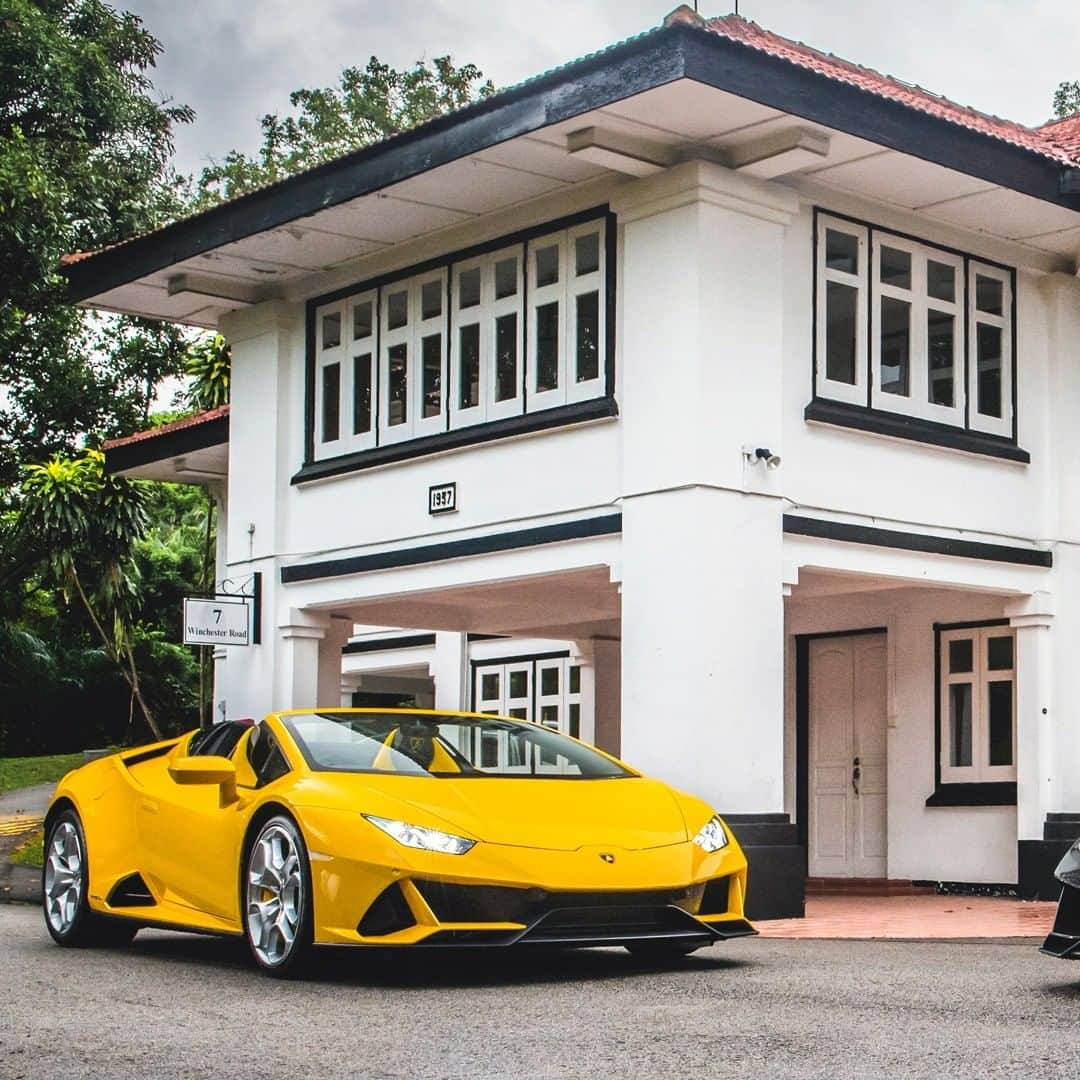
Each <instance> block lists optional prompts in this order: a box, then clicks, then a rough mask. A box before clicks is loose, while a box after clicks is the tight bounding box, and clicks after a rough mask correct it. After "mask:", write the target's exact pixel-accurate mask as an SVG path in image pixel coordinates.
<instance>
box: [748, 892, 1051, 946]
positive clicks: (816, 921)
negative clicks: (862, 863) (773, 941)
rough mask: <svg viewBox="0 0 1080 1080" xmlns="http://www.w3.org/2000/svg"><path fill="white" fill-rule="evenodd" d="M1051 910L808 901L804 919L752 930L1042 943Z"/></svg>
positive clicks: (879, 900) (893, 899)
mask: <svg viewBox="0 0 1080 1080" xmlns="http://www.w3.org/2000/svg"><path fill="white" fill-rule="evenodd" d="M1056 908H1057V905H1056V904H1054V903H1046V902H1035V903H1025V902H1024V901H1021V900H1008V899H1004V898H1002V897H989V896H809V897H807V900H806V918H805V919H777V920H773V921H769V922H757V923H755V924H754V925H755V926H756V927H757V929H758V930H759V931H760V932H761V934H762V936H763V937H782V938H852V939H870V938H898V939H902V938H1015V937H1031V938H1041V937H1045V936H1046V934H1047V932H1048V931H1049V930H1050V927H1051V925H1052V924H1053V921H1054V912H1055V910H1056Z"/></svg>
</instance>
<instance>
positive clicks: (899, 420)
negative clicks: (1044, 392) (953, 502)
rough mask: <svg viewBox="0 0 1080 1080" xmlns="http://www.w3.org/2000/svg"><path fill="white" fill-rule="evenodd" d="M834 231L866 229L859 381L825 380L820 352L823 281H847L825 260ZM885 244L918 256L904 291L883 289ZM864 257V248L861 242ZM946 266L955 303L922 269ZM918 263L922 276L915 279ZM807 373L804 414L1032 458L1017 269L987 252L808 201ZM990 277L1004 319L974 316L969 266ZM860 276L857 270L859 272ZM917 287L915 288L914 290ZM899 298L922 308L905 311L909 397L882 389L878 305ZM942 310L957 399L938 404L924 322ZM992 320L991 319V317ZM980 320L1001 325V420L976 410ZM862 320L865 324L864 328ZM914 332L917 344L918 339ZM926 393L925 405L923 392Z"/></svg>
mask: <svg viewBox="0 0 1080 1080" xmlns="http://www.w3.org/2000/svg"><path fill="white" fill-rule="evenodd" d="M830 227H832V228H834V229H836V230H837V231H840V232H844V233H847V234H848V235H852V236H857V237H859V238H860V242H861V238H862V237H864V236H865V238H866V244H867V251H868V256H869V257H868V258H864V259H862V260H861V266H863V267H865V268H866V275H865V277H866V280H865V283H862V282H860V283H859V284H860V285H861V288H862V290H863V291H860V295H859V303H858V311H857V319H856V323H857V331H856V332H857V340H856V351H857V353H858V352H859V351H860V350H862V351H861V355H859V356H857V357H856V367H857V370H856V376H857V383H856V387H860V386H861V387H862V391H863V392H862V394H861V396H860V394H858V393H856V392H855V391H856V387H852V386H850V385H848V384H846V383H838V382H836V381H833V380H829V379H827V378H826V375H825V362H826V349H825V333H826V301H827V298H826V283H827V282H828V281H830V280H838V281H841V282H842V283H844V284H853V283H854V282H853V280H852V276H851V275H845V274H842V273H841V272H839V271H835V270H828V269H827V268H826V267H825V254H826V237H827V233H826V230H827V229H828V228H830ZM882 246H887V247H896V248H899V249H903V250H905V251H911V252H913V253H914V257H913V280H912V287H913V291H910V292H909V293H908V295H904V296H902V297H900V294H899V293H894V292H893V287H891V286H884V288H883V287H882V286H881V283H880V281H879V275H878V267H879V266H880V258H881V255H880V252H881V248H882ZM860 254H861V249H860ZM931 259H932V260H934V261H937V262H942V263H946V264H949V265H952V266H954V267H957V268H958V275H957V280H956V285H957V294H956V301H955V303H954V304H953V305H950V303H949V302H948V301H942V300H938V299H936V298H931V297H929V296H928V293H927V291H926V288H925V286H926V281H925V269H926V266H927V262H928V260H931ZM916 260H917V261H918V268H919V274H918V277H919V279H920V280H919V281H918V282H916V281H915V280H914V278H915V276H916V274H915V270H916ZM812 262H813V270H814V280H813V293H814V303H813V313H814V331H813V335H812V342H813V380H812V394H813V396H812V399H811V401H810V402H809V403H808V404H807V406H806V409H805V411H804V418H805V419H806V420H808V421H817V422H821V423H827V424H831V425H837V426H842V427H849V428H854V429H856V430H861V431H869V432H873V433H876V434H882V435H887V436H891V437H894V438H902V439H909V440H913V441H917V442H923V443H927V444H930V445H935V446H942V447H947V448H949V449H958V450H965V451H967V452H970V453H976V454H982V455H986V456H990V457H998V458H1002V459H1005V460H1012V461H1016V462H1019V463H1022V464H1027V463H1028V462H1029V461H1030V455H1029V454H1028V453H1027V451H1025V450H1022V449H1020V447H1019V446H1018V444H1017V437H1018V429H1019V425H1018V412H1019V407H1018V402H1017V396H1018V380H1017V363H1016V352H1017V349H1016V342H1017V314H1016V311H1017V305H1016V293H1017V284H1016V283H1017V271H1016V269H1015V268H1014V267H1009V266H1005V265H1003V264H1001V263H997V262H995V261H993V260H992V259H985V258H980V257H977V256H974V255H971V254H969V253H967V252H963V251H958V250H957V249H955V248H951V247H948V246H947V245H941V244H936V243H933V242H932V241H930V240H927V239H925V238H923V237H919V236H913V235H911V234H908V233H904V232H902V231H898V230H894V229H890V228H886V227H884V226H880V225H876V224H874V223H873V222H869V221H863V220H860V219H858V218H853V217H849V216H847V215H844V214H841V213H837V212H836V211H832V210H827V209H825V208H823V207H820V206H817V207H815V208H814V225H813V256H812ZM976 268H978V269H979V270H980V272H982V273H985V274H988V275H990V276H993V277H995V278H996V279H997V280H999V281H1001V282H1002V283H1003V285H1004V290H1005V291H1004V298H1003V311H1002V315H1001V316H1000V317H994V316H991V315H988V314H985V313H979V315H978V320H976V318H975V311H974V298H973V296H972V291H973V283H974V280H975V278H974V273H975V269H976ZM861 277H862V275H860V278H861ZM916 285H917V286H918V291H917V292H916V291H914V290H915V288H916ZM883 294H884V295H897V296H898V297H900V298H902V299H905V300H908V301H909V302H911V301H917V306H918V310H915V307H914V304H913V311H912V316H911V327H912V331H913V336H912V349H911V356H912V368H911V378H912V385H911V386H910V388H909V389H910V393H909V395H908V396H906V397H901V396H898V395H893V394H887V393H883V392H882V391H881V389H880V340H879V338H880V331H879V326H880V309H881V296H882V295H883ZM931 309H934V310H942V311H948V312H949V313H950V314H953V315H954V319H955V322H954V345H953V350H954V356H955V357H956V358H957V364H956V367H955V374H954V391H955V393H956V402H955V404H954V405H953V406H951V407H949V406H938V405H934V404H932V403H931V402H930V401H929V396H928V381H929V362H930V357H929V348H928V345H927V342H928V338H929V333H928V328H927V326H925V325H923V324H924V323H925V322H926V319H927V313H928V311H929V310H931ZM995 320H996V321H995ZM976 321H984V322H988V323H991V322H993V324H994V325H996V326H1000V327H1001V329H1002V343H1003V344H1002V350H1003V369H1002V395H1003V417H1002V418H1001V419H1000V420H998V419H997V418H993V417H987V416H985V415H977V414H976V412H975V400H974V394H975V392H976V391H975V386H976V383H975V378H976V375H975V373H974V368H975V366H976V365H975V362H974V358H973V355H972V350H973V349H974V348H975V347H976V345H975V340H976V339H975V336H974V334H975V331H974V326H975V323H976ZM864 326H865V329H864ZM916 335H917V337H918V339H919V343H920V344H919V345H918V346H916ZM924 398H925V399H926V400H925V402H924V401H923V399H924Z"/></svg>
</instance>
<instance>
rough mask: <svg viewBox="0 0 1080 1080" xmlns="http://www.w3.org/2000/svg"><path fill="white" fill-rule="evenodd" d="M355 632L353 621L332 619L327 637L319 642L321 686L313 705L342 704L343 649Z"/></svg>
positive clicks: (324, 706)
mask: <svg viewBox="0 0 1080 1080" xmlns="http://www.w3.org/2000/svg"><path fill="white" fill-rule="evenodd" d="M352 632H353V622H352V620H351V619H340V618H336V617H335V618H331V619H330V622H329V626H328V627H327V631H326V636H325V637H324V638H323V639H322V641H320V642H319V684H318V689H317V695H316V698H315V700H314V701H313V704H316V705H318V706H320V707H321V708H326V707H330V706H333V707H335V708H336V707H337V706H339V705H340V704H341V649H342V647H343V646H344V644H345V642H346V641H348V640H349V638H350V636H351V635H352Z"/></svg>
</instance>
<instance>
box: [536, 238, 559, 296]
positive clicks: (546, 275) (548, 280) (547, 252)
mask: <svg viewBox="0 0 1080 1080" xmlns="http://www.w3.org/2000/svg"><path fill="white" fill-rule="evenodd" d="M558 280H559V249H558V246H557V245H555V244H552V245H551V246H550V247H542V248H537V249H536V285H537V287H538V288H541V287H543V286H544V285H554V284H555V283H556V282H557V281H558Z"/></svg>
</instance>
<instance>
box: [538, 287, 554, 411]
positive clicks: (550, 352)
mask: <svg viewBox="0 0 1080 1080" xmlns="http://www.w3.org/2000/svg"><path fill="white" fill-rule="evenodd" d="M558 385H559V305H558V302H555V303H552V304H541V305H540V306H539V307H538V308H537V309H536V389H537V392H539V393H543V392H544V391H545V390H555V389H557V388H558Z"/></svg>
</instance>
